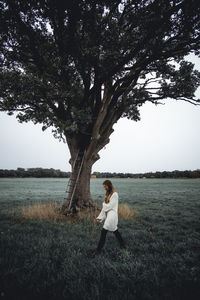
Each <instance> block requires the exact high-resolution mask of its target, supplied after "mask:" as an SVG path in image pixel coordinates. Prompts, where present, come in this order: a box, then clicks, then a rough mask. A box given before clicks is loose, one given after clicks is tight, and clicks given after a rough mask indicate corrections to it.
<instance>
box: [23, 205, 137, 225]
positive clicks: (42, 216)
mask: <svg viewBox="0 0 200 300" xmlns="http://www.w3.org/2000/svg"><path fill="white" fill-rule="evenodd" d="M59 208H60V204H58V203H37V204H33V205H30V206H24V207H22V216H23V218H25V219H29V220H52V219H53V220H67V221H69V223H70V224H73V223H82V222H87V223H92V224H94V225H95V224H96V223H97V222H96V217H97V216H98V214H99V208H97V209H95V210H94V209H93V210H83V211H79V212H78V213H77V214H76V215H75V216H69V217H67V218H66V216H64V215H62V214H60V213H59ZM118 216H119V218H120V219H125V220H129V219H132V218H134V217H136V216H137V212H136V211H135V210H133V209H132V208H131V207H129V206H128V205H127V204H119V207H118Z"/></svg>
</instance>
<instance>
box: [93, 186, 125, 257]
mask: <svg viewBox="0 0 200 300" xmlns="http://www.w3.org/2000/svg"><path fill="white" fill-rule="evenodd" d="M103 187H104V189H105V191H106V196H105V199H104V202H103V207H102V210H101V212H100V214H99V215H98V217H97V218H96V220H97V222H100V223H101V222H103V220H105V222H104V225H103V228H102V230H101V236H100V240H99V244H98V246H97V249H95V250H94V251H93V253H92V254H93V256H95V255H96V254H99V253H100V252H101V249H102V248H103V246H104V244H105V240H106V234H107V232H108V231H112V232H113V233H114V234H115V236H116V238H117V239H118V241H119V244H120V248H121V249H123V248H126V246H125V243H124V241H123V239H122V236H121V234H120V233H119V231H118V229H117V224H118V193H117V192H116V190H115V189H114V187H113V185H112V182H111V181H110V180H106V181H104V183H103Z"/></svg>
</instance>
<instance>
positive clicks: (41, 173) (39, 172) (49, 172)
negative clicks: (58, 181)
mask: <svg viewBox="0 0 200 300" xmlns="http://www.w3.org/2000/svg"><path fill="white" fill-rule="evenodd" d="M70 175H71V172H63V171H60V170H55V169H52V168H51V169H43V168H30V169H24V168H17V170H1V169H0V177H55V178H66V177H70Z"/></svg>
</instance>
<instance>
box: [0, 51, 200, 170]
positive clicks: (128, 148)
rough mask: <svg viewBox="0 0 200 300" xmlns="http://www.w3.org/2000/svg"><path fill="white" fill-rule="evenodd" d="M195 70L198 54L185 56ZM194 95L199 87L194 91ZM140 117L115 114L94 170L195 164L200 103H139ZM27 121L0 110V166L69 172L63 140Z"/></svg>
mask: <svg viewBox="0 0 200 300" xmlns="http://www.w3.org/2000/svg"><path fill="white" fill-rule="evenodd" d="M190 58H191V60H192V61H193V62H195V67H196V69H198V70H199V71H200V59H198V58H194V56H192V57H190ZM197 96H198V98H200V89H198V92H197ZM140 112H141V121H139V122H134V121H130V120H127V119H120V120H119V121H118V123H117V124H115V125H114V130H115V131H114V133H113V134H112V135H111V137H110V143H109V144H108V145H107V146H106V147H105V149H103V150H101V151H100V153H99V154H100V157H101V158H100V160H99V161H97V162H96V163H95V164H94V166H93V171H99V172H106V171H107V172H130V173H138V172H149V171H152V172H155V171H164V170H168V171H172V170H195V169H200V134H199V132H200V106H194V105H191V104H189V103H186V102H180V101H179V102H177V101H173V100H166V101H165V105H159V106H155V105H153V104H151V103H147V104H145V105H144V106H143V107H142V108H141V110H140ZM41 128H42V126H41V125H34V124H33V123H32V122H29V123H23V124H20V123H19V122H18V121H17V120H16V119H15V117H14V116H8V115H7V114H6V113H0V169H17V168H18V167H22V168H35V167H42V168H54V169H60V170H63V171H71V167H70V164H69V158H70V155H69V150H68V147H67V144H64V143H63V142H59V140H57V139H55V138H54V137H53V134H52V133H51V129H50V128H49V129H48V130H46V131H44V132H43V131H42V129H41Z"/></svg>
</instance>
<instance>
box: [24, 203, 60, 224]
mask: <svg viewBox="0 0 200 300" xmlns="http://www.w3.org/2000/svg"><path fill="white" fill-rule="evenodd" d="M59 207H60V205H59V204H58V203H36V204H33V205H29V206H24V207H22V216H23V217H24V218H25V219H30V220H49V219H54V220H56V219H63V218H64V216H63V215H61V214H59V212H58V210H59Z"/></svg>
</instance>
